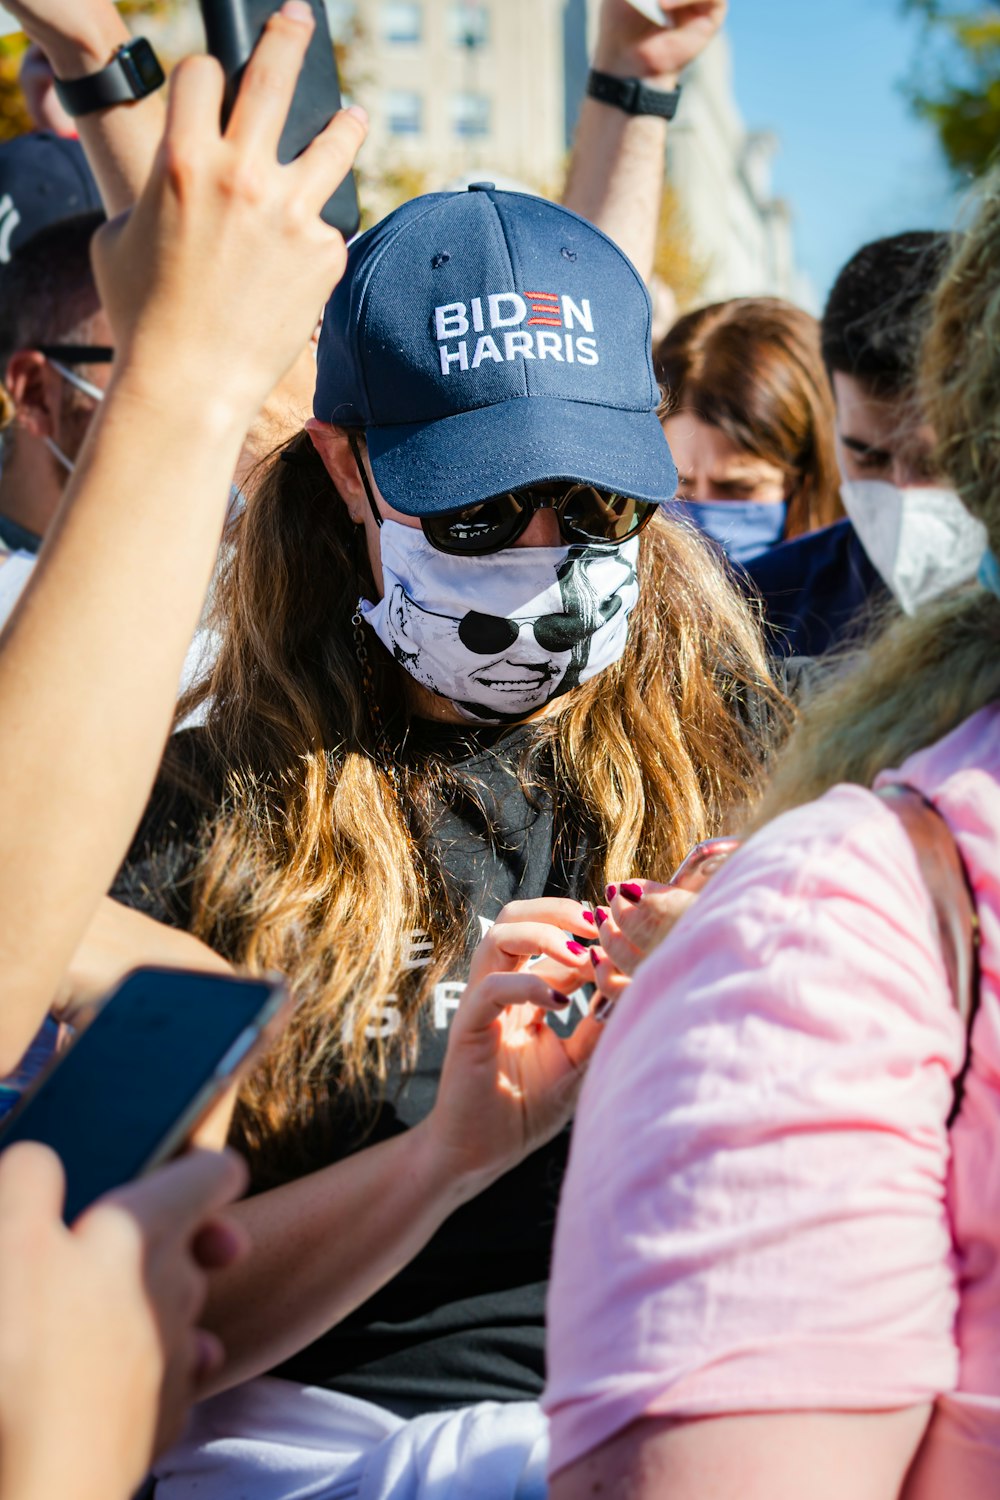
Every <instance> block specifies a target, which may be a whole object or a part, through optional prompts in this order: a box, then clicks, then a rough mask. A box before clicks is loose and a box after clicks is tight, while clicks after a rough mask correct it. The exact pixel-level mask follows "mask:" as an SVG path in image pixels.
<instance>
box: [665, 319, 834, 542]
mask: <svg viewBox="0 0 1000 1500" xmlns="http://www.w3.org/2000/svg"><path fill="white" fill-rule="evenodd" d="M654 363H655V366H656V374H657V379H658V380H659V381H660V383H661V385H662V386H663V387H664V390H665V393H666V399H667V403H668V404H667V415H666V417H665V418H664V424H663V425H664V431H665V432H666V434H667V440H668V442H669V443H670V447H671V451H672V452H673V454H674V458H675V460H676V462H677V467H678V470H679V474H680V483H679V488H678V492H677V498H678V500H679V501H681V502H682V503H683V507H684V509H685V511H686V512H687V514H688V515H689V516H690V518H691V519H692V520H693V521H694V522H695V524H696V525H697V526H699V527H700V528H701V529H702V530H703V531H705V532H707V534H708V535H709V536H711V537H713V538H714V539H715V540H716V541H717V542H718V543H719V544H720V545H721V546H722V547H723V548H724V549H725V551H726V552H727V554H728V555H729V556H730V557H731V558H732V559H733V561H734V562H740V563H743V562H749V561H750V559H751V558H752V557H756V556H757V555H759V553H761V552H763V551H765V550H766V548H768V547H770V546H773V545H774V544H775V543H777V542H779V541H785V540H787V539H789V538H791V537H796V536H801V535H802V533H803V532H806V531H815V530H817V529H818V528H819V527H821V526H828V525H830V523H831V522H832V521H835V520H837V519H838V518H839V517H840V516H841V515H842V514H843V511H842V509H841V505H840V496H839V488H840V475H839V472H838V469H837V455H836V449H835V429H834V407H833V395H832V393H831V391H830V384H829V381H828V380H827V377H826V371H825V369H824V367H823V359H822V354H821V351H820V337H819V324H818V323H817V322H816V319H815V318H812V317H810V315H809V314H808V313H806V312H803V311H802V310H801V308H798V307H793V306H792V304H791V303H789V302H782V301H781V300H780V299H778V298H777V297H740V298H735V299H733V300H732V301H730V302H719V303H716V304H715V305H714V306H711V307H702V308H699V309H698V311H697V312H692V313H688V314H687V315H686V316H685V317H683V318H681V319H680V320H679V321H678V322H677V323H675V324H674V326H673V328H671V330H670V332H669V333H668V334H667V335H666V337H665V338H664V339H663V340H662V341H661V343H660V345H659V347H658V349H657V350H656V352H655V356H654Z"/></svg>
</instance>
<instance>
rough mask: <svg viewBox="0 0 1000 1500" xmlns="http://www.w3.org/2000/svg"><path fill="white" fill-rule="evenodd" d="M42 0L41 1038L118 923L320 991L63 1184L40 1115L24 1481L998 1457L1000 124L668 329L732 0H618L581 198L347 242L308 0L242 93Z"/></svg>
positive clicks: (20, 503) (28, 262)
mask: <svg viewBox="0 0 1000 1500" xmlns="http://www.w3.org/2000/svg"><path fill="white" fill-rule="evenodd" d="M8 6H9V9H10V10H11V11H12V12H13V13H14V14H15V15H16V16H17V17H18V19H19V20H20V21H21V23H22V25H23V27H24V29H25V31H26V32H27V34H28V36H29V38H30V39H31V42H32V48H31V50H30V52H29V54H28V57H27V61H26V65H25V75H24V76H25V94H26V97H27V98H28V99H29V101H31V102H32V107H33V108H34V110H35V112H36V118H37V120H38V123H39V127H40V128H39V130H38V131H37V132H35V133H34V134H32V135H28V136H25V137H22V138H21V139H20V140H18V141H14V142H12V143H10V144H9V145H7V146H4V147H2V148H0V185H3V186H4V187H5V191H6V192H7V193H8V194H9V196H10V199H11V203H12V205H13V207H12V208H11V209H10V211H9V212H8V214H7V219H6V227H4V226H3V224H2V223H0V262H2V264H0V376H2V392H3V409H2V411H0V421H2V424H3V426H2V472H0V784H2V785H3V786H4V789H5V799H4V812H5V816H4V818H3V820H2V821H0V914H2V918H3V920H2V922H0V946H2V950H3V958H4V965H3V972H4V976H5V993H6V1003H5V1005H4V1007H3V1009H2V1011H0V1071H2V1073H4V1074H6V1075H8V1077H10V1078H14V1077H16V1078H17V1079H18V1080H19V1081H18V1087H20V1086H21V1080H22V1079H23V1075H24V1071H25V1070H24V1059H25V1056H26V1055H30V1054H31V1053H32V1052H33V1051H37V1050H38V1044H39V1038H45V1039H48V1045H50V1046H51V1045H52V1042H51V1039H52V1038H53V1037H54V1036H55V1035H56V1031H55V1025H54V1022H56V1021H58V1022H60V1023H63V1024H64V1025H66V1026H68V1027H69V1028H70V1029H73V1028H80V1027H82V1026H84V1025H85V1024H86V1021H87V1018H88V1017H89V1016H90V1015H91V1014H92V1013H93V1011H94V1008H95V1005H99V1003H100V999H101V997H102V996H104V995H105V994H107V993H108V992H109V990H111V988H112V987H113V986H114V984H115V983H116V982H117V981H118V980H119V979H121V977H122V976H123V975H124V974H126V973H128V972H129V971H131V970H132V969H134V968H136V967H137V966H142V965H148V964H157V965H167V966H170V967H174V968H178V969H190V970H211V971H213V972H217V973H221V974H227V973H251V974H274V973H277V974H280V975H281V976H282V977H283V979H284V980H285V982H286V984H287V986H288V988H289V990H290V992H291V995H292V997H293V1001H294V1004H293V1007H292V1008H291V1011H290V1018H289V1019H288V1021H287V1024H286V1025H285V1026H284V1028H283V1030H281V1031H280V1034H279V1035H278V1036H277V1037H276V1038H275V1039H274V1041H273V1043H272V1045H271V1046H270V1049H269V1050H268V1051H267V1053H266V1055H265V1056H264V1057H263V1058H262V1059H259V1060H257V1061H256V1062H254V1063H253V1065H252V1066H250V1067H249V1068H248V1069H246V1071H245V1075H244V1076H243V1077H242V1079H241V1082H240V1086H239V1089H238V1092H237V1093H235V1095H234V1097H232V1098H231V1099H229V1101H228V1102H227V1104H226V1105H225V1107H224V1109H223V1111H222V1112H221V1117H220V1112H219V1111H217V1112H216V1113H215V1115H214V1116H213V1117H212V1118H211V1120H210V1121H209V1122H208V1123H207V1124H206V1126H205V1128H204V1129H203V1130H202V1131H200V1132H199V1133H198V1134H197V1135H196V1137H195V1139H194V1140H193V1141H192V1143H191V1149H190V1150H188V1151H187V1152H186V1153H185V1154H184V1155H183V1156H182V1157H180V1158H179V1159H178V1160H176V1161H174V1162H173V1163H171V1164H170V1165H168V1166H166V1167H164V1168H161V1169H159V1170H158V1171H156V1172H154V1173H152V1174H150V1175H148V1176H146V1177H144V1178H143V1179H142V1180H140V1181H138V1182H135V1183H132V1184H125V1185H123V1186H122V1187H121V1188H120V1189H119V1190H118V1191H116V1192H115V1193H113V1194H111V1195H110V1196H109V1197H106V1198H104V1199H102V1200H100V1201H99V1202H98V1203H97V1204H95V1205H94V1207H92V1208H91V1209H89V1210H87V1211H86V1212H85V1213H84V1214H83V1215H82V1216H81V1217H80V1218H79V1219H77V1220H76V1221H75V1222H73V1223H70V1224H68V1225H67V1224H65V1223H64V1222H63V1215H62V1202H63V1177H62V1168H61V1166H60V1164H59V1162H58V1160H57V1159H56V1158H55V1156H54V1155H53V1154H52V1153H51V1152H50V1151H48V1150H47V1149H46V1148H45V1147H43V1146H41V1145H34V1144H23V1145H17V1146H12V1147H10V1148H8V1150H6V1151H3V1150H2V1149H0V1500H35V1497H36V1496H38V1497H41V1496H43V1495H44V1496H45V1497H47V1500H48V1497H51V1496H53V1495H56V1494H72V1495H74V1496H76V1497H77V1500H91V1496H93V1497H94V1500H98V1497H99V1500H128V1497H129V1496H130V1495H132V1494H133V1493H135V1492H136V1490H137V1487H142V1488H143V1493H145V1494H147V1495H155V1496H156V1500H187V1497H190V1500H196V1497H197V1500H231V1497H233V1496H237V1495H239V1496H245V1497H251V1500H354V1497H357V1500H409V1497H413V1500H444V1497H451V1496H455V1497H461V1496H468V1497H469V1500H473V1497H474V1500H544V1497H545V1496H546V1495H551V1496H552V1500H572V1497H577V1496H589V1495H597V1494H600V1495H607V1496H609V1497H613V1496H621V1497H625V1496H628V1497H629V1500H659V1497H662V1496H666V1495H669V1496H671V1500H687V1497H691V1500H693V1497H695V1496H698V1497H701V1496H704V1495H706V1494H709V1493H711V1494H712V1495H718V1496H719V1497H727V1500H728V1497H732V1500H736V1497H740V1500H755V1497H758V1496H759V1497H761V1500H763V1497H765V1496H766V1497H767V1500H793V1497H795V1500H800V1497H802V1496H805V1495H808V1496H809V1497H810V1500H827V1497H829V1500H842V1497H843V1496H845V1495H849V1496H851V1497H852V1500H897V1497H900V1500H953V1497H955V1500H980V1497H982V1496H985V1495H987V1494H990V1493H992V1492H993V1490H994V1489H995V1488H996V1486H997V1482H998V1479H1000V1323H998V1316H997V1311H996V1309H997V1306H998V1303H1000V1269H998V1268H1000V1189H998V1187H997V1185H996V1181H995V1175H996V1174H995V1173H994V1172H993V1171H992V1147H993V1145H994V1144H995V1142H996V1140H997V1136H998V1131H1000V883H998V877H997V870H998V869H1000V719H998V699H1000V651H998V649H997V648H998V645H1000V564H998V561H997V555H998V551H1000V426H998V422H997V416H996V391H997V389H998V382H1000V178H998V177H997V176H996V175H994V176H992V177H987V178H986V179H985V180H984V181H983V182H982V183H981V184H980V185H979V187H978V192H977V199H976V206H975V211H974V214H973V216H972V217H971V219H970V222H969V224H968V225H967V227H965V228H964V229H963V230H962V231H961V232H960V233H956V234H955V235H953V236H950V235H945V234H936V233H934V234H932V233H925V232H916V231H915V232H913V233H909V234H904V235H900V236H896V237H894V238H892V239H886V240H880V241H876V242H874V243H872V244H869V245H866V246H864V247H863V248H861V249H860V250H859V251H858V253H857V254H856V255H855V256H854V257H852V259H851V260H850V261H849V263H848V264H847V266H845V268H844V269H843V271H842V272H841V274H840V276H839V277H838V278H837V281H836V283H835V285H834V288H833V290H832V292H831V294H830V297H829V299H828V302H827V305H826V307H825V309H824V312H823V316H822V318H821V319H820V320H816V319H813V318H812V317H810V316H809V315H808V314H806V313H805V312H803V311H801V310H800V309H798V308H796V307H793V306H791V305H789V304H786V303H784V302H782V301H781V300H779V299H776V298H741V299H736V300H732V301H729V302H726V303H721V304H717V305H713V306H710V307H703V308H699V309H696V310H693V311H691V312H689V313H687V314H686V315H684V316H682V317H681V318H680V319H679V320H678V321H677V322H676V323H675V324H674V326H673V327H672V328H671V329H670V330H669V331H668V332H667V333H666V335H665V336H664V337H663V338H662V339H661V340H660V341H659V342H658V344H657V346H656V348H655V349H654V347H653V343H652V338H651V325H652V317H651V304H650V298H649V293H648V291H647V287H646V282H647V280H648V279H649V277H650V275H651V271H652V263H653V252H654V246H655V237H656V232H657V225H658V222H659V216H660V194H661V191H662V183H663V173H664V146H665V141H666V138H667V132H668V128H669V127H668V124H667V118H668V116H669V115H670V114H671V112H672V110H673V108H674V107H676V98H673V97H672V96H673V95H674V93H675V91H676V88H677V84H678V79H679V77H680V75H681V74H682V72H683V69H684V68H685V67H687V66H688V65H689V64H690V63H692V62H693V61H694V60H695V59H696V58H697V57H698V55H699V54H700V53H701V51H702V50H703V49H704V47H705V46H706V45H707V44H708V42H709V41H710V40H711V38H712V37H713V36H714V35H715V33H716V32H717V30H718V28H719V26H720V25H721V24H722V21H723V19H724V14H725V10H726V3H725V0H700V3H697V4H690V3H685V0H660V9H661V11H662V13H663V17H664V19H665V20H666V21H667V22H668V23H669V24H666V25H657V24H656V23H655V22H653V21H652V20H650V19H648V18H647V17H645V16H644V15H643V14H642V10H643V9H646V8H647V7H635V6H633V5H632V4H630V3H629V0H603V3H602V5H601V8H600V18H599V27H598V34H597V39H596V47H595V53H594V59H593V62H594V70H595V71H594V75H592V76H593V77H595V78H596V83H595V86H594V87H593V89H592V91H591V92H590V93H589V94H588V97H587V98H586V99H585V101H584V104H583V107H582V111H581V116H580V121H579V126H578V132H577V137H576V144H575V147H574V152H573V156H572V160H571V163H570V168H569V173H568V178H567V184H566V188H565V192H564V195H563V198H562V201H561V202H560V203H555V202H550V201H548V200H545V199H543V198H540V197H534V196H531V195H528V194H521V193H516V192H508V191H500V190H498V189H497V188H496V187H494V185H493V184H492V183H491V182H488V181H483V182H476V183H473V184H472V185H471V187H470V188H469V189H468V190H466V191H461V192H442V193H436V194H428V195H425V196H422V197H418V198H416V199H414V200H412V201H410V202H408V203H405V204H403V205H402V206H401V207H400V208H398V209H396V210H395V211H394V212H392V213H390V214H389V215H388V216H387V217H386V218H385V219H383V220H382V221H381V222H379V223H377V224H375V225H374V227H372V228H370V229H368V230H367V231H366V232H365V233H363V234H361V235H360V236H358V237H357V238H356V239H355V240H354V241H353V242H352V243H351V245H350V247H347V246H346V245H345V243H344V240H343V238H342V236H341V235H340V234H339V233H338V232H337V231H336V230H334V229H331V228H330V227H328V225H327V224H326V223H325V222H324V221H323V220H322V219H321V217H320V210H321V208H322V206H323V205H324V203H325V202H326V201H327V199H328V198H329V196H330V194H331V193H332V192H333V190H334V189H335V188H336V187H337V185H338V184H339V183H340V182H341V181H342V180H343V178H344V176H345V174H346V173H347V172H348V171H349V170H350V168H351V166H352V163H353V161H354V158H355V156H356V153H357V151H358V150H359V148H360V147H361V145H362V143H363V140H364V135H365V130H366V122H365V118H364V114H363V111H361V110H359V109H357V108H354V107H352V108H350V109H347V110H344V111H342V112H340V113H339V114H337V115H336V116H335V117H334V118H333V120H332V121H331V122H330V124H329V126H328V127H327V128H326V129H325V130H324V131H323V132H322V133H321V134H320V135H319V136H317V138H316V139H315V140H314V141H313V143H312V144H311V145H310V146H309V147H308V148H307V149H306V151H305V152H304V153H303V154H302V155H301V156H300V157H298V158H297V159H296V160H295V161H294V162H292V163H291V164H289V165H286V166H282V165H279V163H278V159H277V153H278V141H279V137H280V135H281V131H282V128H283V125H284V122H285V119H286V116H287V112H288V108H289V105H290V102H291V99H292V95H293V92H294V87H295V82H296V79H297V76H298V73H299V69H300V67H301V64H302V60H303V57H304V55H305V51H306V48H307V46H308V43H309V40H310V36H311V34H312V25H313V22H312V12H311V10H310V7H309V5H308V4H306V3H304V0H285V3H284V4H283V5H282V6H281V8H280V10H278V9H276V11H275V14H274V15H273V17H272V18H271V20H270V21H269V22H268V25H267V27H266V29H265V31H264V34H263V36H262V39H261V41H260V43H259V45H258V47H257V49H256V51H255V52H254V55H253V58H252V60H251V62H250V63H249V64H248V66H247V69H246V71H245V74H244V76H243V79H242V82H241V85H240V89H239V93H238V96H237V99H236V102H235V105H234V107H233V109H232V113H231V114H230V116H229V118H228V122H227V123H226V124H225V125H224V126H223V125H222V124H221V123H220V118H221V107H222V101H223V88H224V80H223V76H222V73H221V70H220V69H219V67H218V65H217V64H216V63H215V62H214V61H213V60H212V59H210V58H206V57H201V56H196V57H191V58H188V59H186V60H185V61H183V62H182V63H180V64H179V65H178V66H177V67H176V68H175V69H174V71H173V73H172V75H171V78H170V82H169V90H168V102H167V106H166V109H165V110H164V107H163V104H162V102H161V96H160V94H159V92H158V91H157V90H154V89H152V88H150V89H148V90H146V91H144V90H143V88H141V87H138V86H136V87H135V91H134V93H133V94H132V95H131V96H129V99H128V101H127V102H124V103H108V102H107V101H106V100H105V101H104V102H103V103H102V104H101V107H99V108H93V109H81V111H80V112H79V114H78V116H77V117H76V118H73V119H71V118H70V117H69V116H68V115H66V114H65V109H66V107H67V104H69V105H71V106H72V105H73V101H74V100H75V101H79V100H80V98H82V97H85V95H86V90H85V89H83V91H82V92H81V90H80V89H76V90H75V91H74V90H66V89H64V88H61V87H60V85H61V84H62V83H66V82H70V83H77V84H79V83H81V81H82V82H83V83H84V84H86V81H87V80H88V79H90V78H91V77H92V76H97V75H99V74H101V73H102V71H103V70H106V69H108V68H109V67H112V68H114V67H115V66H116V63H115V59H116V58H117V57H118V56H119V53H120V49H121V48H122V47H126V46H127V45H128V44H129V40H130V38H129V33H128V31H127V29H126V27H125V23H124V22H123V20H122V19H121V17H120V15H119V13H118V11H117V10H116V8H115V6H114V5H113V4H112V0H8ZM623 79H624V80H633V81H634V82H635V87H633V86H631V85H629V86H628V87H627V88H626V89H625V90H624V91H620V90H616V80H623ZM639 85H641V87H639ZM60 111H62V112H63V113H60ZM74 128H75V129H76V130H78V131H79V140H77V139H76V138H75V137H74V138H71V136H70V134H69V132H71V131H72V130H73V129H74ZM84 153H85V160H84ZM88 164H89V165H88ZM39 174H48V175H47V176H45V177H44V180H45V181H46V182H47V183H48V185H49V186H48V190H47V191H46V192H44V193H41V194H39V193H37V191H36V188H37V184H38V182H39V181H40V180H42V179H41V178H40V176H39ZM28 184H30V185H31V186H30V187H29V186H27V185H28ZM539 288H542V289H544V290H538V289H539ZM320 309H323V311H322V320H321V323H320V326H319V329H318V332H317V316H318V313H319V311H320ZM4 768H6V769H4ZM692 850H695V851H696V852H695V854H694V855H693V856H692V858H688V856H689V855H690V853H691V851H692ZM702 856H704V857H702ZM942 861H943V863H944V865H947V866H948V867H949V868H951V866H954V867H955V869H957V870H958V871H959V875H958V876H957V877H956V880H957V882H958V884H957V885H956V884H955V883H954V882H952V883H949V882H948V880H946V879H944V878H943V877H942V873H941V871H942V868H943V864H942ZM677 872H679V873H677ZM675 875H676V879H675V878H674V877H675ZM994 924H998V925H994ZM114 1089H115V1080H114V1079H108V1080H107V1090H108V1092H109V1094H111V1095H113V1093H114ZM0 1147H2V1137H0Z"/></svg>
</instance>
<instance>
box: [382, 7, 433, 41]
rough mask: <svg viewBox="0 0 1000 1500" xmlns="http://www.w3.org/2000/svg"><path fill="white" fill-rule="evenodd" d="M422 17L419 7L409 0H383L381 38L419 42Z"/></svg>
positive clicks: (384, 39)
mask: <svg viewBox="0 0 1000 1500" xmlns="http://www.w3.org/2000/svg"><path fill="white" fill-rule="evenodd" d="M422 22H423V17H422V15H421V7H420V6H419V5H417V4H415V3H410V0H383V5H382V40H383V41H385V42H394V43H401V42H419V41H420V36H421V27H422Z"/></svg>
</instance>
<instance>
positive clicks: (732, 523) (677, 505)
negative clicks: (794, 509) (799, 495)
mask: <svg viewBox="0 0 1000 1500" xmlns="http://www.w3.org/2000/svg"><path fill="white" fill-rule="evenodd" d="M670 509H672V510H676V511H678V512H679V513H680V514H681V515H682V516H686V517H687V519H688V520H689V521H691V522H692V523H693V524H694V525H695V526H697V528H698V530H699V531H703V532H704V533H705V535H706V536H708V537H711V539H712V541H713V542H717V543H718V544H719V546H720V547H721V548H722V550H723V552H725V554H726V556H727V557H729V558H730V559H731V560H732V561H733V562H736V563H748V562H750V561H751V560H752V559H753V558H755V557H759V556H760V554H761V553H762V552H766V551H767V549H768V548H769V547H773V546H774V545H775V543H776V542H780V541H781V538H782V537H783V536H784V534H785V521H786V520H787V518H788V506H787V505H786V504H785V502H784V501H777V502H770V503H767V502H764V501H761V500H675V501H674V503H673V506H671V507H670Z"/></svg>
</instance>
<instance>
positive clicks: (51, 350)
mask: <svg viewBox="0 0 1000 1500" xmlns="http://www.w3.org/2000/svg"><path fill="white" fill-rule="evenodd" d="M38 352H39V354H44V355H45V358H46V359H58V360H61V361H62V363H63V364H64V365H109V364H110V363H111V361H112V360H113V359H114V357H115V351H114V350H113V349H111V348H109V347H108V345H107V344H39V345H38Z"/></svg>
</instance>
